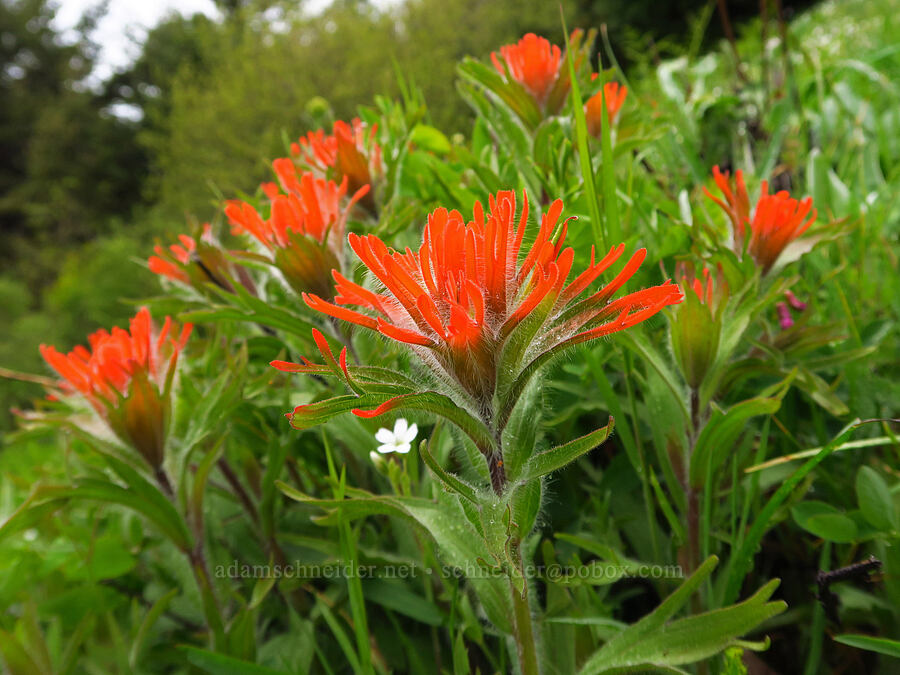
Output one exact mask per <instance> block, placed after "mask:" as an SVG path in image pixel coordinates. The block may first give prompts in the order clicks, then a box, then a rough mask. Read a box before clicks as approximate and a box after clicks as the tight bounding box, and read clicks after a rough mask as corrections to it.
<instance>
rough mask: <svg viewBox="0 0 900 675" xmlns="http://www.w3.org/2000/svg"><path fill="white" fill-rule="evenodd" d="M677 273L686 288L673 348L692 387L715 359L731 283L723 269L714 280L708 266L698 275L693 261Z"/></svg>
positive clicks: (676, 320) (674, 328)
mask: <svg viewBox="0 0 900 675" xmlns="http://www.w3.org/2000/svg"><path fill="white" fill-rule="evenodd" d="M679 267H680V269H679V270H678V272H677V273H676V276H677V277H678V278H679V279H680V284H681V286H682V288H683V290H684V302H682V303H681V304H680V305H678V306H677V307H676V308H675V310H674V312H673V315H674V320H673V322H672V349H673V351H674V352H675V358H676V360H677V361H678V365H679V367H680V368H681V372H682V374H683V375H684V379H685V381H686V382H687V383H688V386H690V387H691V388H692V389H697V388H698V387H699V386H700V384H701V383H702V382H703V380H704V378H705V377H706V374H707V373H708V372H709V368H710V366H712V364H713V362H714V361H715V358H716V354H717V352H718V349H719V336H720V334H721V331H722V309H723V307H724V305H725V303H726V301H727V299H728V285H727V284H726V283H725V281H724V279H723V278H722V274H721V270H720V271H719V274H718V275H717V276H718V278H717V279H716V282H715V283H713V278H712V275H711V274H710V272H709V269H708V268H704V269H703V278H702V281H701V279H698V278H697V277H695V276H694V272H693V268H692V266H690V265H684V264H682V265H680V266H679Z"/></svg>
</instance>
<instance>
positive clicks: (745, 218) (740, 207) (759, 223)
mask: <svg viewBox="0 0 900 675" xmlns="http://www.w3.org/2000/svg"><path fill="white" fill-rule="evenodd" d="M729 178H730V176H729V173H728V172H727V171H726V172H725V173H722V172H721V171H720V170H719V167H718V166H715V167H713V180H714V181H715V183H716V185H717V186H718V187H719V190H720V191H721V192H722V195H723V196H724V198H725V200H724V201H723V200H721V199H719V198H717V197H716V196H714V195H713V194H711V193H710V192H709V191H708V190H707V189H706V188H705V187H704V188H703V190H704V192H706V194H707V196H709V197H710V198H711V199H712V200H713V201H715V202H716V203H717V204H718V205H719V206H720V207H722V209H723V210H724V211H725V213H726V214H727V215H728V217H729V218H730V219H731V222H732V226H733V229H734V250H735V252H736V253H741V252H742V251H743V248H744V240H745V237H746V228H747V227H749V228H750V242H749V245H748V251H749V253H750V255H752V256H753V259H754V260H755V261H756V263H757V264H758V265H759V266H760V267H761V268H762V271H763V274H765V273H766V272H768V271H769V270H770V269H771V268H772V266H773V265H774V264H775V262H776V261H777V260H778V257H779V256H780V255H781V253H782V251H784V249H785V248H786V247H787V245H788V244H790V243H791V242H792V241H793V240H794V239H796V238H798V237H799V236H801V235H802V234H803V233H804V232H806V230H807V229H808V228H809V226H810V225H812V224H813V223H814V222H815V220H816V215H817V214H816V210H815V209H814V208H812V199H811V198H810V197H807V198H806V199H803V200H801V201H798V200H796V199H792V198H791V196H790V194H789V193H788V192H787V191H785V190H782V191H780V192H777V193H775V194H774V195H770V194H769V184H768V181H762V183H761V185H760V197H759V200H758V201H757V202H756V206H755V208H754V210H753V214H752V216H751V213H750V199H749V197H748V195H747V188H746V186H745V185H744V177H743V173H742V172H741V171H740V170H738V171H737V172H736V174H735V180H734V186H733V188H732V184H731V181H730V180H729ZM807 218H809V219H808V220H807Z"/></svg>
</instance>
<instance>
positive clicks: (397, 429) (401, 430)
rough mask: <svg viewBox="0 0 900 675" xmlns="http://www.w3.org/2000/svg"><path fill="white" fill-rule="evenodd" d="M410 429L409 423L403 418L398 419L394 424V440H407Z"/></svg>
mask: <svg viewBox="0 0 900 675" xmlns="http://www.w3.org/2000/svg"><path fill="white" fill-rule="evenodd" d="M408 427H409V424H408V423H407V421H406V420H405V419H404V418H403V417H398V418H397V421H396V422H394V438H405V437H406V430H407V428H408Z"/></svg>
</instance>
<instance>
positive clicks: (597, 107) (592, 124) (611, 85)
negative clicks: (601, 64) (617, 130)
mask: <svg viewBox="0 0 900 675" xmlns="http://www.w3.org/2000/svg"><path fill="white" fill-rule="evenodd" d="M597 77H599V75H598V74H597V73H594V74H593V75H591V80H592V81H593V80H596V79H597ZM626 96H628V87H626V86H624V85H623V86H621V87H620V86H619V83H618V82H607V83H606V84H604V85H603V91H602V92H599V91H598V92H597V93H596V94H594V95H593V96H591V97H590V98H589V99H588V100H587V103H585V104H584V116H585V119H586V120H587V127H588V133H589V134H591V136H594V137H596V138H600V134H601V132H602V130H603V99H604V97H605V98H606V112H607V115H608V116H609V123H610V124H612V123H613V122H615V120H616V116H617V115H618V114H619V110H620V109H621V107H622V105H623V104H624V103H625V97H626Z"/></svg>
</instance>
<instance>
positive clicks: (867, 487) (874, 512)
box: [856, 466, 900, 532]
mask: <svg viewBox="0 0 900 675" xmlns="http://www.w3.org/2000/svg"><path fill="white" fill-rule="evenodd" d="M856 499H857V502H858V503H859V508H860V510H861V511H862V512H863V515H864V516H865V517H866V520H868V521H869V522H870V523H871V524H872V525H873V526H875V527H877V528H878V529H879V530H882V531H885V532H887V531H890V530H896V529H900V528H898V525H897V508H896V507H895V506H894V499H893V497H892V496H891V490H890V488H889V487H888V485H887V483H886V482H885V480H884V478H882V477H881V475H880V474H879V473H878V472H877V471H875V469H873V468H872V467H869V466H863V467H860V469H859V472H858V473H857V474H856Z"/></svg>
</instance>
